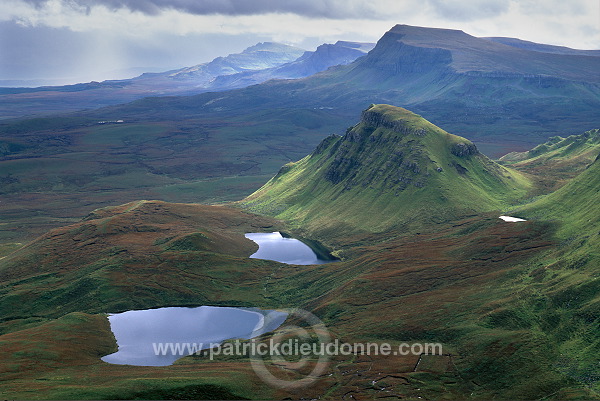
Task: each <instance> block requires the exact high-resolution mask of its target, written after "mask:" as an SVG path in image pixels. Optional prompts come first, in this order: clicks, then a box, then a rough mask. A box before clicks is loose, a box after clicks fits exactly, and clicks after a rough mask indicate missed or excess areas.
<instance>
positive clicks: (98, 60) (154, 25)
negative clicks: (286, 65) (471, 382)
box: [0, 0, 600, 86]
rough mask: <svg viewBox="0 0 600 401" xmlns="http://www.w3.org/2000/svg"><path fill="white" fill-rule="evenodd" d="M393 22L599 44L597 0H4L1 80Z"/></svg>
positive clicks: (93, 75)
mask: <svg viewBox="0 0 600 401" xmlns="http://www.w3.org/2000/svg"><path fill="white" fill-rule="evenodd" d="M396 24H408V25H417V26H427V27H439V28H452V29H461V30H463V31H465V32H466V33H468V34H471V35H474V36H480V37H481V36H508V37H516V38H520V39H524V40H530V41H534V42H538V43H546V44H554V45H561V46H568V47H572V48H577V49H600V1H599V0H468V1H466V0H366V1H362V0H1V1H0V85H2V84H5V86H7V85H8V84H9V82H8V81H11V80H13V81H14V80H24V81H29V84H30V86H34V85H41V84H67V83H76V82H89V81H92V80H94V81H102V80H105V79H121V78H129V77H133V76H136V75H139V74H140V73H142V72H144V71H147V72H158V71H166V70H170V69H175V68H181V67H186V66H191V65H195V64H199V63H203V62H207V61H210V60H212V59H213V58H215V57H218V56H224V55H227V54H230V53H237V52H240V51H242V50H243V49H245V48H247V47H249V46H252V45H254V44H256V43H258V42H265V41H274V42H282V43H286V44H291V45H295V46H298V47H301V48H303V49H306V50H314V49H315V48H316V47H317V46H318V45H319V44H322V43H334V42H335V41H337V40H351V41H363V42H376V41H377V40H378V39H379V38H380V37H381V36H383V34H384V33H385V32H386V31H388V30H389V29H391V28H392V27H393V26H394V25H396ZM22 83H23V82H21V84H22Z"/></svg>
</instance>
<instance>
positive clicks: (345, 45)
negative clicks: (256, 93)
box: [210, 41, 375, 90]
mask: <svg viewBox="0 0 600 401" xmlns="http://www.w3.org/2000/svg"><path fill="white" fill-rule="evenodd" d="M373 47H375V44H374V43H358V42H345V41H338V42H336V43H334V44H323V45H321V46H319V47H317V50H315V51H314V52H305V53H304V54H303V55H302V56H301V57H300V58H298V59H297V60H295V61H293V62H291V63H286V64H283V65H281V66H279V67H274V68H269V69H264V70H261V71H251V72H242V73H239V74H233V75H222V76H219V77H217V78H215V80H214V81H213V82H212V83H211V84H210V87H211V88H215V89H218V90H223V89H235V88H243V87H246V86H249V85H254V84H258V83H261V82H265V81H268V80H270V79H297V78H304V77H308V76H310V75H313V74H316V73H318V72H321V71H325V70H326V69H328V68H329V67H332V66H336V65H346V64H350V63H351V62H353V61H354V60H356V59H357V58H358V57H361V56H364V55H365V54H367V52H369V51H370V50H371V49H372V48H373Z"/></svg>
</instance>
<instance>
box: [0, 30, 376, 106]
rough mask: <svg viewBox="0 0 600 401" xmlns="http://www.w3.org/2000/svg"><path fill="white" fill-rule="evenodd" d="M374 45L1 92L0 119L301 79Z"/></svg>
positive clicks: (271, 50)
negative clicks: (149, 97)
mask: <svg viewBox="0 0 600 401" xmlns="http://www.w3.org/2000/svg"><path fill="white" fill-rule="evenodd" d="M374 46H375V44H373V43H357V42H343V41H339V42H337V43H335V44H324V45H321V46H319V47H318V48H317V49H316V50H315V51H314V52H313V51H305V50H303V49H300V48H297V47H294V46H289V45H285V44H281V43H273V42H264V43H258V44H257V45H254V46H251V47H249V48H247V49H246V50H244V51H243V52H241V53H237V54H230V55H228V56H225V57H217V58H216V59H214V60H212V61H211V62H208V63H204V64H198V65H195V66H192V67H186V68H181V69H178V70H172V71H167V72H160V73H145V74H142V75H140V76H139V77H136V78H132V79H123V80H109V81H104V82H90V83H81V84H76V85H65V86H42V87H37V88H0V105H2V106H3V107H2V109H0V118H7V117H20V116H24V115H27V114H32V115H34V114H35V115H37V114H48V113H53V112H60V111H73V110H81V109H84V108H97V107H101V106H107V105H111V104H119V103H126V102H129V101H132V100H135V99H139V98H142V97H146V96H167V95H169V96H172V95H189V94H196V93H202V92H207V91H222V90H226V89H231V88H239V87H244V86H248V85H252V84H258V83H262V82H264V81H267V80H270V79H275V78H279V79H288V78H303V77H307V76H309V75H312V74H315V73H317V72H320V71H324V70H326V69H327V68H329V67H331V66H334V65H339V64H348V63H350V62H352V61H354V60H355V59H356V58H358V57H360V56H363V55H365V54H366V53H367V52H368V51H369V50H370V49H372V48H373V47H374Z"/></svg>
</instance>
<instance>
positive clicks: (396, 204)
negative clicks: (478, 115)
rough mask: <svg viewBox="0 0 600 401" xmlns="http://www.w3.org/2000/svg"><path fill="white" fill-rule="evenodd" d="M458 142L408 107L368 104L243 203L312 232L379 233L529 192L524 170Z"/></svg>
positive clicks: (495, 205)
mask: <svg viewBox="0 0 600 401" xmlns="http://www.w3.org/2000/svg"><path fill="white" fill-rule="evenodd" d="M394 127H395V128H394ZM461 146H462V148H464V149H467V148H469V147H471V149H473V147H472V146H473V145H472V144H471V142H470V141H468V140H466V139H464V138H461V137H458V136H455V135H452V134H449V133H447V132H445V131H443V130H442V129H440V128H438V127H436V126H434V125H433V124H431V123H429V122H428V121H426V120H425V119H423V118H422V117H420V116H418V115H416V114H413V113H411V112H409V111H407V110H405V109H402V108H398V107H393V106H388V105H376V106H371V107H370V108H369V109H367V110H366V111H365V114H364V115H363V119H362V121H361V122H360V123H359V124H357V125H356V126H354V127H353V128H352V129H350V130H349V131H348V132H347V133H346V135H345V136H344V137H339V136H331V137H329V138H327V139H325V140H324V141H323V142H322V143H321V144H320V145H319V147H318V148H317V149H316V150H315V151H314V152H313V153H312V154H310V155H309V156H307V157H305V158H303V159H302V160H300V161H298V162H296V163H290V164H287V165H286V166H284V167H283V168H282V169H281V170H280V172H279V173H278V174H277V175H276V176H275V177H274V178H272V179H271V180H270V181H269V182H268V183H267V184H265V185H264V186H263V187H262V188H261V189H259V190H258V191H256V192H255V193H254V194H252V195H250V196H249V197H248V198H246V199H245V200H244V201H242V203H241V205H242V207H244V208H247V209H249V210H252V211H254V212H259V213H265V214H269V215H273V216H276V217H278V218H281V219H284V220H288V221H292V222H293V223H294V224H295V225H297V226H302V227H303V228H304V229H307V230H310V231H317V230H316V229H317V226H318V227H319V230H323V229H332V230H338V229H340V228H344V227H349V229H350V230H353V231H356V230H365V231H368V232H381V231H385V230H387V229H390V228H391V227H403V228H405V229H412V228H415V227H419V228H420V229H422V228H423V225H424V223H426V222H430V223H434V222H441V221H449V220H452V219H455V218H457V217H459V216H463V215H466V214H470V213H476V212H482V211H488V210H494V209H502V208H505V207H506V206H507V205H510V204H511V203H512V202H514V201H515V200H516V199H518V198H520V197H523V196H524V195H525V194H526V192H527V188H528V186H529V184H528V182H527V180H526V178H525V177H524V176H522V175H521V174H519V173H517V172H515V171H513V170H510V169H507V168H505V167H502V166H499V165H497V164H496V163H494V162H492V161H491V160H489V159H488V158H487V157H485V156H484V155H482V154H480V153H473V154H463V155H457V154H455V153H460V150H456V149H461ZM453 149H454V152H455V153H453ZM438 170H439V171H438ZM365 213H367V214H368V215H369V218H368V219H365ZM313 222H317V223H314V224H313ZM313 234H314V233H313Z"/></svg>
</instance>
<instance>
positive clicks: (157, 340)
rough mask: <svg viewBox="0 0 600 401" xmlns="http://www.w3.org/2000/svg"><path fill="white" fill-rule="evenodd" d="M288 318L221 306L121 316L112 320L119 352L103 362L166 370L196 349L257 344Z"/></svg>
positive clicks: (158, 310) (115, 316) (156, 310)
mask: <svg viewBox="0 0 600 401" xmlns="http://www.w3.org/2000/svg"><path fill="white" fill-rule="evenodd" d="M286 318H287V314H286V313H285V312H279V311H274V310H260V309H256V308H231V307H216V306H200V307H196V308H185V307H168V308H159V309H146V310H132V311H127V312H123V313H117V314H113V315H109V317H108V320H109V322H110V328H111V330H112V332H113V334H114V336H115V338H116V340H117V345H118V347H119V349H118V351H117V352H115V353H113V354H110V355H106V356H104V357H102V360H103V361H104V362H108V363H111V364H117V365H135V366H167V365H171V364H173V362H175V361H176V360H177V359H179V358H181V357H184V356H187V355H190V354H192V353H194V352H195V351H196V349H194V347H196V348H198V349H207V348H209V347H210V346H211V344H213V345H214V344H218V343H221V342H223V341H225V340H229V339H236V338H241V339H250V338H254V337H257V336H259V335H261V334H264V333H268V332H270V331H273V330H275V329H276V328H278V327H279V326H280V325H281V324H282V323H283V322H284V321H285V319H286ZM170 344H172V345H170ZM188 344H189V346H188ZM190 347H192V348H190ZM190 350H191V352H189V351H190Z"/></svg>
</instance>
